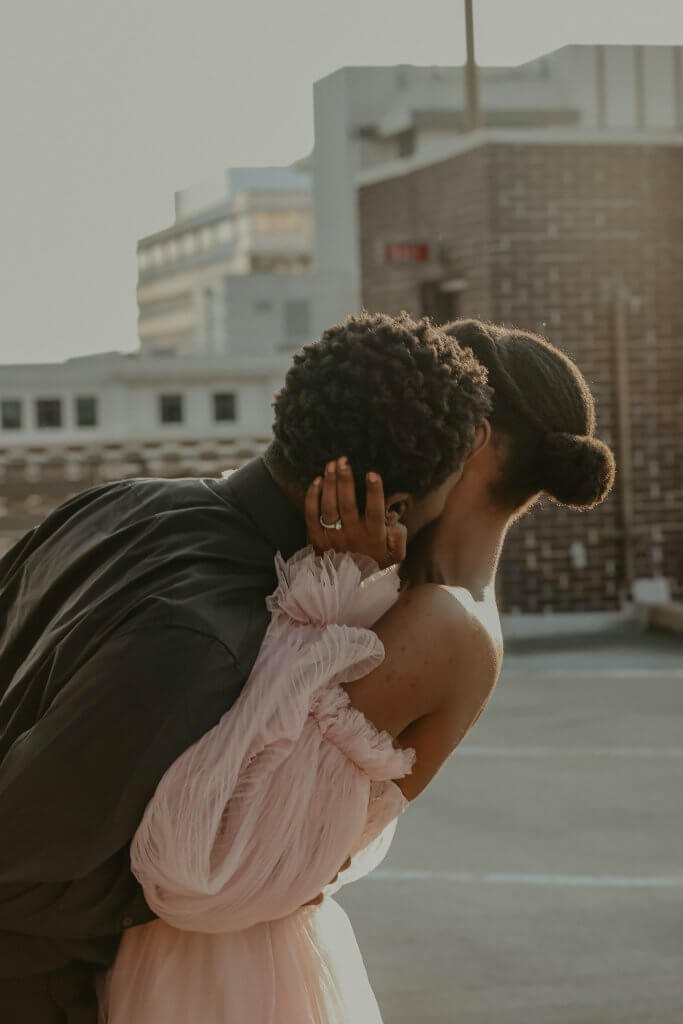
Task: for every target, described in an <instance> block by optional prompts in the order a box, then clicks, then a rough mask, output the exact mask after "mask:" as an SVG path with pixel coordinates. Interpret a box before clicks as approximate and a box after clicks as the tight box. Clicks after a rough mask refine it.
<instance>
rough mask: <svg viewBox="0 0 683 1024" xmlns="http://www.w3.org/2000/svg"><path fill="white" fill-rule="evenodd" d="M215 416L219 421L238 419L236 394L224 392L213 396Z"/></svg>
mask: <svg viewBox="0 0 683 1024" xmlns="http://www.w3.org/2000/svg"><path fill="white" fill-rule="evenodd" d="M213 418H214V419H215V420H216V422H217V423H225V422H227V421H228V420H235V419H237V403H236V396H235V395H234V394H232V393H230V392H223V393H221V394H218V395H214V396H213Z"/></svg>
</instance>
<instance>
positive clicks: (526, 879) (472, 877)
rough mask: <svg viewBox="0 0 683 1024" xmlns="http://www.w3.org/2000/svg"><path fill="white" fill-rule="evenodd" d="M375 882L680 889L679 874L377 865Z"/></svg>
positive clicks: (372, 876) (372, 875)
mask: <svg viewBox="0 0 683 1024" xmlns="http://www.w3.org/2000/svg"><path fill="white" fill-rule="evenodd" d="M368 878H370V879H376V880H377V881H378V882H457V883H464V884H466V885H545V886H559V887H561V888H576V887H581V886H585V887H588V888H595V889H599V888H615V889H683V875H672V876H668V877H667V876H666V875H661V876H657V875H655V876H651V877H648V876H647V875H635V876H632V877H629V876H626V875H541V874H530V875H524V874H515V873H514V872H509V871H490V872H476V871H427V870H420V869H418V868H415V869H410V868H407V869H402V868H378V870H377V871H373V872H372V873H371V874H370V875H368Z"/></svg>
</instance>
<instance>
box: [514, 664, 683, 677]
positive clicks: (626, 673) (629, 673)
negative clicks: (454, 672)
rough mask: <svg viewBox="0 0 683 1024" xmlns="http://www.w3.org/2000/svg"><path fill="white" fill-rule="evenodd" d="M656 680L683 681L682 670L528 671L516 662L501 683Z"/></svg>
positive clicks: (562, 669) (535, 669) (529, 669)
mask: <svg viewBox="0 0 683 1024" xmlns="http://www.w3.org/2000/svg"><path fill="white" fill-rule="evenodd" d="M512 678H514V679H516V680H518V679H596V680H597V679H605V680H614V679H616V680H622V679H647V680H648V682H649V681H650V680H654V679H665V680H679V679H680V680H683V669H681V668H648V667H647V666H645V665H644V666H643V667H642V668H580V667H577V668H574V667H573V666H567V668H548V669H541V668H538V667H537V666H535V665H534V666H533V667H531V666H529V668H528V669H525V668H522V667H521V666H520V665H515V664H514V662H513V663H512V664H509V663H508V665H507V666H505V665H504V666H503V672H502V676H501V682H502V681H504V680H505V679H512Z"/></svg>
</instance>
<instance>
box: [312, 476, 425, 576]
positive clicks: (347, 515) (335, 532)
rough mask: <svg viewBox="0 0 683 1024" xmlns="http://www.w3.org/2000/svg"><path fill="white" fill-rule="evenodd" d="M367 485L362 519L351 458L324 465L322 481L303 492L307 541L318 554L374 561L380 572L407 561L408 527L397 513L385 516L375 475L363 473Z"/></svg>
mask: <svg viewBox="0 0 683 1024" xmlns="http://www.w3.org/2000/svg"><path fill="white" fill-rule="evenodd" d="M366 486H367V494H366V499H365V515H363V516H361V515H360V513H359V511H358V503H357V501H356V485H355V483H354V480H353V473H352V472H351V466H350V465H349V460H348V459H347V458H345V457H342V458H340V459H337V460H336V461H333V462H328V464H327V466H326V467H325V476H324V478H323V477H316V479H315V480H314V481H313V483H312V484H311V486H310V487H309V488H308V491H307V493H306V504H305V511H306V529H307V531H308V539H309V542H310V543H311V544H312V545H313V547H314V548H315V549H316V551H317V552H318V554H320V553H321V552H323V551H330V550H332V551H355V552H356V553H358V554H361V555H368V556H369V557H370V558H373V559H374V560H375V561H376V562H377V564H378V565H379V566H380V568H381V569H384V568H386V567H387V566H389V565H394V564H395V563H396V562H402V561H403V559H404V558H405V555H406V546H407V529H406V527H405V526H404V525H403V523H401V522H400V521H399V518H398V514H397V513H396V512H389V513H387V511H386V509H385V505H384V486H383V484H382V478H381V477H380V476H379V474H378V473H368V474H367V476H366ZM323 523H327V524H329V525H328V526H327V527H325V526H323V525H322V524H323ZM334 524H341V525H339V526H337V527H335V526H334Z"/></svg>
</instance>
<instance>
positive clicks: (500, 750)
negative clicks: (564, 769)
mask: <svg viewBox="0 0 683 1024" xmlns="http://www.w3.org/2000/svg"><path fill="white" fill-rule="evenodd" d="M455 753H456V755H457V756H458V757H462V756H464V755H465V754H469V755H475V756H476V755H479V756H482V757H674V758H683V747H561V746H558V747H523V746H519V747H493V746H484V745H483V744H477V745H475V744H473V743H472V744H469V745H467V744H466V745H465V746H462V747H458V748H457V749H456V751H455Z"/></svg>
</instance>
